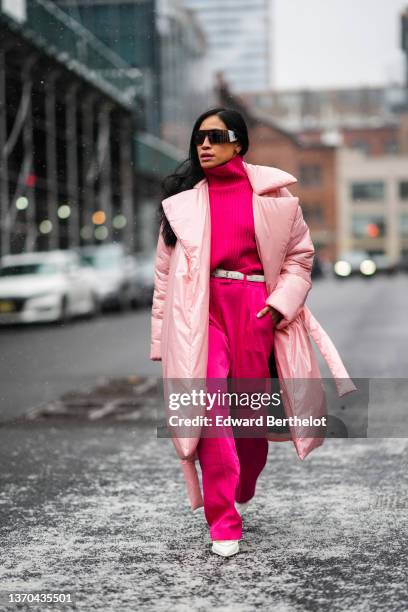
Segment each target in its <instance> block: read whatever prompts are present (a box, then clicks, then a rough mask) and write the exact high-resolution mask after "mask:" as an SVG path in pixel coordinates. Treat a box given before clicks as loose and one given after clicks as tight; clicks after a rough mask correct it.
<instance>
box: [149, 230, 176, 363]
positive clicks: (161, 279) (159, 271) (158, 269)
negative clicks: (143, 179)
mask: <svg viewBox="0 0 408 612" xmlns="http://www.w3.org/2000/svg"><path fill="white" fill-rule="evenodd" d="M162 229H163V223H161V225H160V231H159V238H158V241H157V248H156V258H155V270H154V291H153V301H152V312H151V341H150V359H151V360H152V361H161V332H162V322H163V311H164V301H165V299H166V291H167V281H168V275H169V267H170V256H171V252H172V247H169V246H167V245H166V243H165V242H164V239H163V235H162Z"/></svg>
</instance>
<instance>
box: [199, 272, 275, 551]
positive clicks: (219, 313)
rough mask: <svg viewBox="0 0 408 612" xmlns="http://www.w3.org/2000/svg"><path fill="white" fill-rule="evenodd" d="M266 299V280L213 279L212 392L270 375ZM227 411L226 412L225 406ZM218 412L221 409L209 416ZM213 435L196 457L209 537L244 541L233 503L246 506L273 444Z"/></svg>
mask: <svg viewBox="0 0 408 612" xmlns="http://www.w3.org/2000/svg"><path fill="white" fill-rule="evenodd" d="M267 295H268V294H267V290H266V285H265V283H262V282H254V281H247V280H246V279H243V280H236V279H224V278H215V277H210V305H209V334H208V367H207V389H208V390H209V391H210V390H213V391H218V390H222V391H227V390H228V381H227V379H228V378H233V379H234V384H236V379H239V378H245V379H249V378H266V379H268V378H269V377H270V374H269V356H270V354H271V352H272V349H273V337H274V323H273V320H272V317H271V315H270V314H269V313H266V314H265V315H264V316H263V317H260V318H257V317H256V314H257V312H259V311H260V310H261V309H262V308H263V307H264V306H265V300H266V297H267ZM212 379H214V380H212ZM220 379H223V380H220ZM238 384H239V381H238ZM257 390H258V391H259V388H258V389H257ZM214 410H215V412H214ZM223 410H224V412H223V413H222V414H225V406H224V407H223ZM215 413H217V407H216V406H214V408H213V410H212V411H211V413H210V414H211V416H214V414H215ZM220 413H221V412H220ZM216 429H219V428H216ZM209 431H210V428H203V431H202V437H201V438H200V441H199V444H198V446H197V454H198V459H199V462H200V467H201V474H202V489H203V498H204V513H205V517H206V520H207V523H208V525H209V527H210V537H211V539H212V540H239V539H241V537H242V520H241V516H240V515H239V513H238V512H237V510H236V508H235V504H234V502H235V501H238V502H246V501H248V500H250V499H251V498H252V497H253V496H254V494H255V486H256V481H257V478H258V476H259V475H260V473H261V472H262V470H263V468H264V467H265V464H266V460H267V455H268V441H267V439H266V438H265V437H257V438H254V437H248V438H244V437H235V438H234V437H233V434H232V435H231V432H229V435H223V436H220V437H214V435H217V434H214V428H213V429H212V431H213V433H212V436H213V437H206V433H207V435H208V434H209ZM241 435H242V434H241Z"/></svg>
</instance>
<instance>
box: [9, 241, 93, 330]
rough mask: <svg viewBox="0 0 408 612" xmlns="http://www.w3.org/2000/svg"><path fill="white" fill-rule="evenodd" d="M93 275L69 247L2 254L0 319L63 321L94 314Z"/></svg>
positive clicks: (25, 321)
mask: <svg viewBox="0 0 408 612" xmlns="http://www.w3.org/2000/svg"><path fill="white" fill-rule="evenodd" d="M98 311H99V300H98V295H97V292H96V285H95V279H94V277H93V275H92V273H90V272H89V271H88V270H86V269H84V268H82V267H81V266H80V259H79V257H78V255H77V253H75V252H74V251H71V250H53V251H36V252H32V253H21V254H16V255H4V256H3V257H2V258H1V262H0V323H3V324H5V323H31V322H37V321H65V320H67V319H69V318H72V317H75V316H80V315H89V316H92V315H95V314H96V313H97V312H98Z"/></svg>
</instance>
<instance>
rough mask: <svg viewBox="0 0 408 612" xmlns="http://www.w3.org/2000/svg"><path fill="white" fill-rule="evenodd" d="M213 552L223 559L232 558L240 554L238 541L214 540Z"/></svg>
mask: <svg viewBox="0 0 408 612" xmlns="http://www.w3.org/2000/svg"><path fill="white" fill-rule="evenodd" d="M212 551H213V553H215V554H216V555H220V556H221V557H231V555H236V554H237V552H239V544H238V540H214V541H213V545H212Z"/></svg>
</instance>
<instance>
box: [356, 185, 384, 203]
mask: <svg viewBox="0 0 408 612" xmlns="http://www.w3.org/2000/svg"><path fill="white" fill-rule="evenodd" d="M384 191H385V189H384V182H383V181H370V182H364V183H363V182H361V183H360V182H359V183H351V197H352V199H353V200H354V201H358V200H383V199H384Z"/></svg>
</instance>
